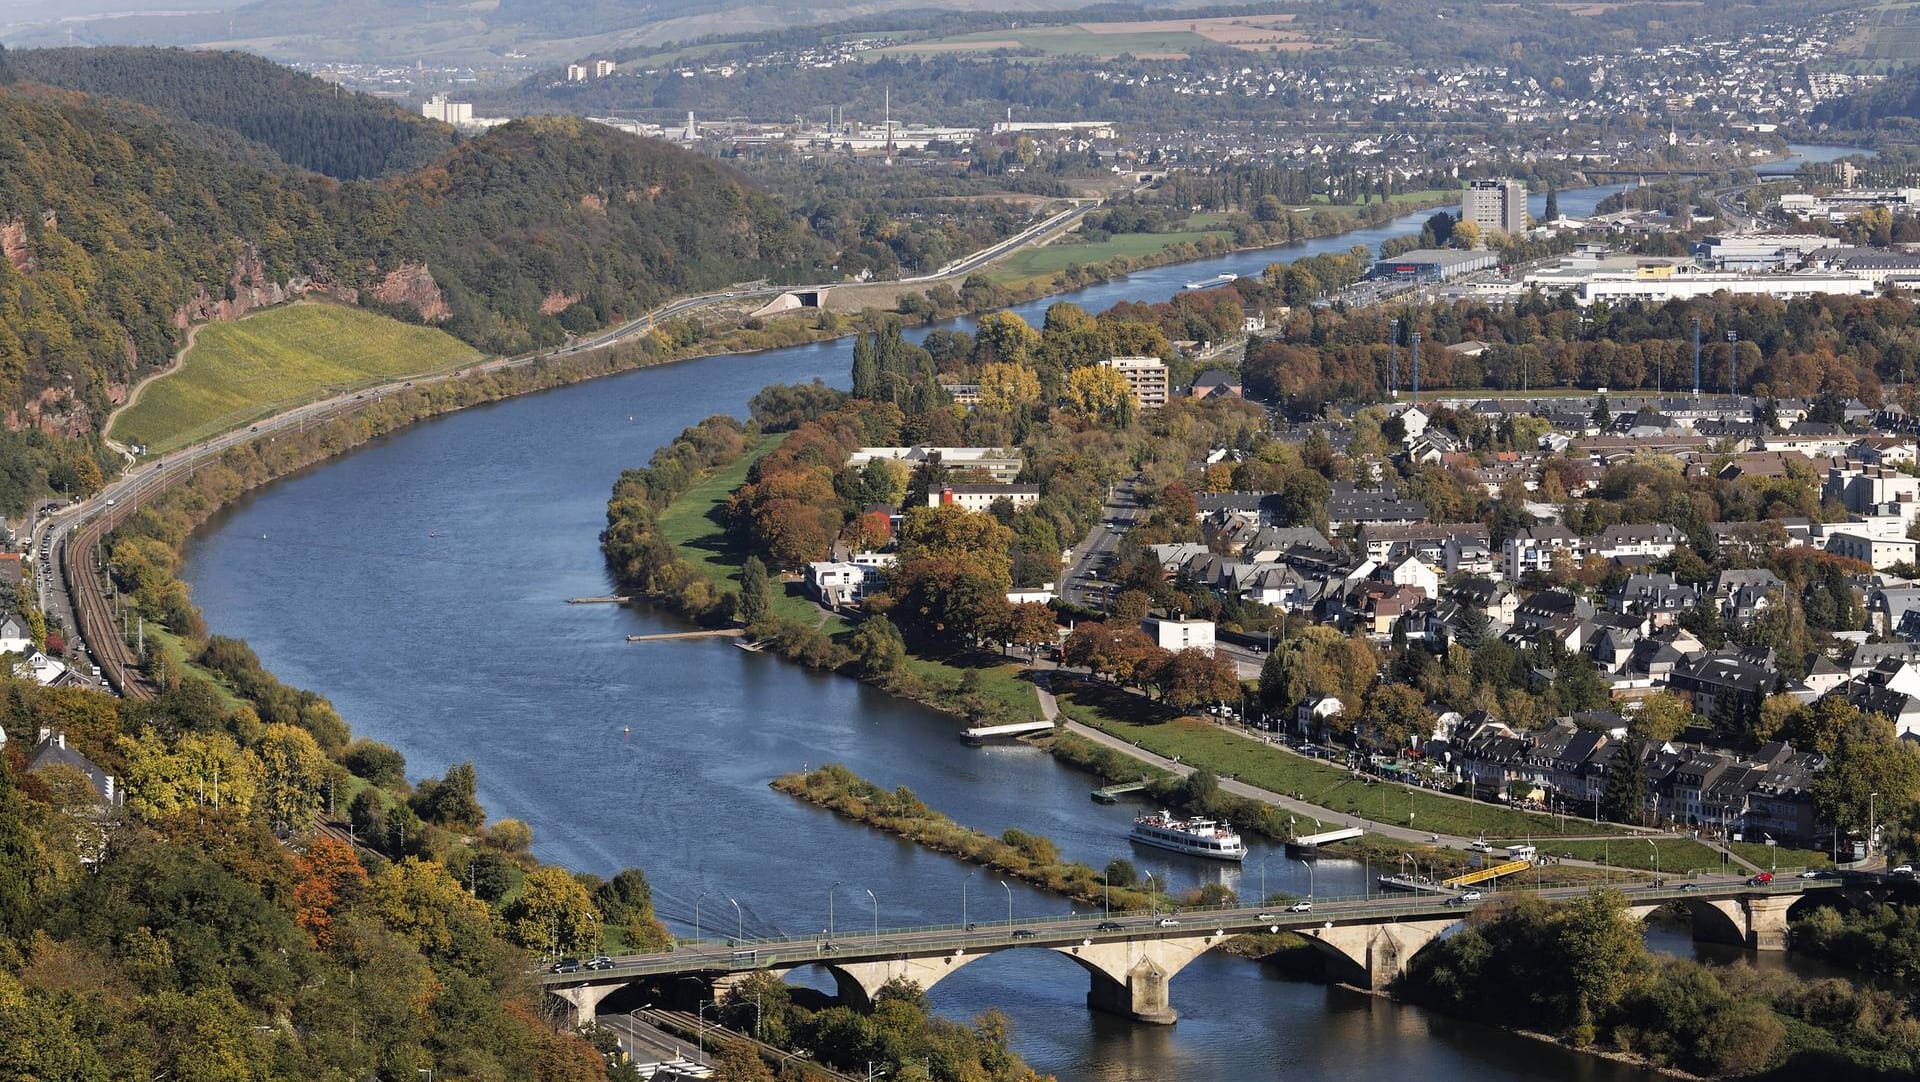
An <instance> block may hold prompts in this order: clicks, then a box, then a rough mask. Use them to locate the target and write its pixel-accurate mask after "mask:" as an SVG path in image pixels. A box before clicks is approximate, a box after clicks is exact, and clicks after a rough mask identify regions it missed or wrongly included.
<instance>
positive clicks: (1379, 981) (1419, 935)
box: [1296, 917, 1465, 991]
mask: <svg viewBox="0 0 1920 1082" xmlns="http://www.w3.org/2000/svg"><path fill="white" fill-rule="evenodd" d="M1463 924H1465V919H1464V918H1459V917H1456V918H1452V919H1448V920H1415V921H1402V922H1396V923H1389V924H1347V925H1336V924H1334V923H1333V922H1332V921H1328V922H1327V923H1326V924H1324V925H1322V926H1320V927H1318V928H1300V929H1296V931H1298V932H1299V934H1300V935H1301V936H1303V937H1305V939H1306V940H1307V942H1309V943H1311V944H1313V946H1314V949H1316V950H1317V951H1319V952H1320V954H1321V955H1322V956H1323V957H1324V958H1326V959H1327V960H1328V961H1329V962H1331V963H1332V965H1331V967H1330V972H1329V974H1328V975H1329V976H1331V977H1332V978H1333V979H1334V980H1336V981H1339V982H1340V983H1342V984H1351V985H1353V986H1355V987H1357V988H1368V989H1372V990H1374V991H1379V990H1380V989H1383V988H1385V987H1387V986H1388V985H1389V984H1392V983H1393V982H1394V980H1395V979H1396V978H1398V977H1399V976H1400V975H1401V974H1402V973H1405V972H1406V970H1407V963H1408V962H1410V961H1412V960H1413V956H1414V955H1416V954H1419V953H1420V951H1421V950H1422V949H1423V948H1424V947H1426V945H1427V944H1429V943H1431V942H1433V941H1434V940H1436V939H1439V938H1441V937H1442V936H1445V935H1447V934H1448V933H1449V932H1450V931H1452V930H1454V929H1457V928H1459V927H1461V926H1462V925H1463Z"/></svg>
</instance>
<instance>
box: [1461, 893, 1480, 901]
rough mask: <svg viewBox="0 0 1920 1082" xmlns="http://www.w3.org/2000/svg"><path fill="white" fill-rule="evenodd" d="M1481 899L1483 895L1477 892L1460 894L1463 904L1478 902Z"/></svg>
mask: <svg viewBox="0 0 1920 1082" xmlns="http://www.w3.org/2000/svg"><path fill="white" fill-rule="evenodd" d="M1480 898H1481V894H1480V892H1479V891H1477V890H1463V891H1461V892H1460V900H1461V901H1463V902H1477V901H1479V900H1480Z"/></svg>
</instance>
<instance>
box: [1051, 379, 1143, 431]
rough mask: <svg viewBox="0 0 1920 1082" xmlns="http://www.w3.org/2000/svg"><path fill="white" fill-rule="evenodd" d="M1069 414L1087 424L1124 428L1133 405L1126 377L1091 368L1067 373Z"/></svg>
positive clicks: (1130, 418)
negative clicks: (1080, 417) (1087, 422)
mask: <svg viewBox="0 0 1920 1082" xmlns="http://www.w3.org/2000/svg"><path fill="white" fill-rule="evenodd" d="M1064 397H1065V402H1066V406H1067V408H1068V409H1069V410H1072V411H1073V412H1074V413H1077V414H1079V415H1080V416H1082V417H1084V418H1086V419H1087V420H1089V421H1093V422H1097V423H1101V424H1108V425H1112V426H1113V427H1116V428H1125V427H1126V426H1127V425H1129V424H1131V423H1133V415H1134V412H1135V408H1136V402H1135V399H1134V395H1133V388H1132V386H1130V385H1129V384H1128V383H1127V377H1125V376H1123V375H1121V374H1120V373H1119V372H1118V371H1117V370H1115V369H1112V368H1108V367H1107V366H1105V365H1098V364H1090V365H1087V366H1085V367H1083V368H1076V369H1074V370H1073V371H1071V372H1069V373H1067V387H1066V394H1065V396H1064Z"/></svg>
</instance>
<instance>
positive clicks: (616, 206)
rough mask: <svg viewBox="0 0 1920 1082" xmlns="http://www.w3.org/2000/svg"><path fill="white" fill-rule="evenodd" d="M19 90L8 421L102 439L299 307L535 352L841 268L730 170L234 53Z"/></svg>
mask: <svg viewBox="0 0 1920 1082" xmlns="http://www.w3.org/2000/svg"><path fill="white" fill-rule="evenodd" d="M0 72H10V73H11V74H10V78H11V79H12V80H13V81H12V82H11V83H10V85H5V86H0V425H3V426H4V427H7V428H15V429H18V428H22V427H34V428H40V429H42V430H45V431H48V432H52V433H55V434H58V435H62V436H67V437H79V436H84V435H87V434H88V433H91V432H94V431H96V430H97V428H98V426H99V424H100V423H101V420H102V419H103V417H104V415H105V412H106V411H107V409H108V408H109V407H110V406H111V404H112V403H113V402H114V401H116V400H117V399H118V397H119V396H120V394H121V393H122V392H123V391H124V389H125V388H126V387H127V386H128V385H129V384H130V383H132V382H133V381H135V380H137V379H138V378H140V377H141V376H142V375H144V374H147V373H150V372H152V371H154V370H156V369H157V368H160V367H164V366H165V365H166V364H167V362H168V361H169V359H170V358H171V356H172V355H173V353H174V352H175V350H176V349H177V348H178V347H179V346H180V344H181V343H182V341H183V339H184V336H185V330H184V328H185V327H186V325H187V324H188V323H189V322H191V321H194V320H198V319H206V318H225V317H230V316H234V315H238V314H242V313H244V312H245V311H247V310H249V309H250V308H252V307H256V306H259V305H261V304H265V303H272V302H275V301H278V300H281V299H284V298H285V297H287V296H290V295H292V294H295V293H298V292H302V291H320V292H324V293H328V294H331V295H333V296H336V297H338V298H341V299H343V300H349V301H353V302H356V303H360V304H363V305H367V306H370V307H373V308H375V309H377V310H380V311H383V312H387V313H389V314H394V315H399V316H401V317H403V318H407V319H411V320H415V321H422V322H431V323H435V324H437V325H439V326H441V327H443V328H444V329H446V330H448V331H450V332H452V333H453V334H455V335H456V336H458V337H460V338H462V339H464V340H466V341H468V342H470V343H472V344H473V345H476V346H479V347H481V348H483V349H488V350H494V351H517V350H522V349H528V348H533V347H536V346H541V345H548V344H553V343H557V342H560V341H563V340H564V339H565V338H566V336H567V335H568V334H569V333H573V332H581V331H586V330H590V329H593V328H596V327H599V326H603V325H606V324H608V323H611V322H614V321H616V320H621V319H624V318H628V317H631V316H634V315H637V314H639V313H640V312H642V311H644V310H645V309H646V308H648V307H650V306H652V305H654V304H656V303H658V302H660V301H662V300H665V299H667V298H669V297H671V296H674V295H677V294H679V293H682V292H689V291H698V290H702V289H707V288H711V287H715V286H720V285H724V284H727V283H729V282H734V281H740V280H746V279H754V278H761V277H772V278H774V279H776V280H779V279H783V278H798V277H802V276H806V275H809V274H811V273H814V271H815V269H816V268H817V267H818V266H819V265H821V264H823V263H825V262H828V261H829V256H830V253H829V252H827V251H826V250H825V247H824V245H823V244H822V243H821V242H820V241H818V240H816V239H815V238H814V237H813V236H812V235H811V234H810V233H809V232H808V231H807V230H806V229H805V228H804V227H803V225H802V224H801V223H800V222H799V221H798V220H797V219H796V218H795V217H794V216H793V215H791V214H790V213H789V212H788V211H787V210H786V209H785V208H784V207H783V206H782V205H781V204H779V203H778V202H777V201H775V200H773V199H772V198H770V197H769V196H767V195H765V194H764V193H762V192H759V191H758V190H756V189H754V188H753V187H752V186H751V185H750V184H748V183H747V182H745V181H744V180H743V179H742V178H741V177H739V176H738V175H737V174H735V173H733V172H731V171H730V170H728V169H726V168H725V167H723V166H721V165H719V164H717V163H715V162H712V161H710V160H708V159H705V158H702V157H699V156H697V155H693V154H690V153H688V152H686V151H683V150H680V149H678V148H675V147H672V146H668V145H666V144H664V143H660V142H657V141H649V140H642V139H637V138H634V137H632V136H628V135H625V134H622V133H620V132H617V131H614V130H612V129H609V128H606V127H603V126H600V125H595V124H590V123H587V122H585V121H580V120H572V119H536V120H525V121H518V122H515V123H513V124H509V125H507V126H505V127H502V128H498V129H495V130H494V131H492V132H489V133H488V134H486V135H484V136H481V137H478V138H473V139H456V138H455V137H454V136H453V134H452V133H451V132H450V131H449V130H448V129H446V128H444V127H443V126H440V125H437V124H431V123H427V122H425V121H423V120H421V119H419V118H417V117H411V116H409V115H408V114H407V113H406V112H404V111H403V110H400V109H398V108H397V107H395V106H393V105H390V104H388V103H385V102H381V101H379V100H377V99H373V98H369V97H365V96H360V95H354V94H347V93H341V94H338V96H336V95H335V92H334V90H333V88H332V87H330V86H327V85H326V84H324V83H321V82H319V81H317V80H313V79H309V78H307V77H306V76H303V75H298V74H296V73H293V72H289V71H286V70H285V69H281V68H278V67H275V66H274V65H271V64H267V63H265V62H263V61H260V60H258V59H256V58H253V57H246V56H240V55H236V54H199V55H189V54H183V53H180V52H176V51H172V50H163V49H121V50H112V51H102V52H98V53H92V54H84V55H74V54H70V53H66V52H57V53H35V52H33V51H25V52H8V53H6V54H4V59H0ZM7 77H8V76H6V75H0V79H4V78H7ZM42 80H45V81H42Z"/></svg>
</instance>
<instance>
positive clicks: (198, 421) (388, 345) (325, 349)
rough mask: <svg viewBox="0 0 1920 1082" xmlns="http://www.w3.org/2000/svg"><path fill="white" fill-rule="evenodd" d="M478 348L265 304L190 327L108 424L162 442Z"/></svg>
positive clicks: (326, 308) (123, 435)
mask: <svg viewBox="0 0 1920 1082" xmlns="http://www.w3.org/2000/svg"><path fill="white" fill-rule="evenodd" d="M479 358H480V354H479V353H478V352H477V351H475V350H474V348H473V347H472V346H469V345H467V344H466V343H464V342H462V341H460V340H459V339H457V338H455V337H453V336H452V335H450V334H448V333H446V332H445V331H441V330H436V329H435V328H432V327H417V326H414V325H413V324H410V323H402V322H400V321H399V320H397V319H389V318H387V317H386V316H382V315H377V314H375V313H373V312H368V311H366V310H364V309H360V308H351V307H348V306H346V305H341V304H327V303H320V302H312V303H303V304H290V305H284V306H282V307H279V308H270V309H268V310H266V311H264V312H259V313H256V314H254V315H251V316H248V317H247V318H245V319H242V320H238V321H235V322H232V323H210V324H207V325H205V326H203V327H201V328H199V330H198V331H196V332H195V337H194V343H193V348H192V349H189V350H188V351H187V352H186V356H185V358H184V360H183V362H182V363H181V365H180V368H179V370H178V371H176V372H172V373H170V374H168V375H165V376H161V377H160V378H158V379H156V380H154V381H153V382H152V383H150V384H148V385H147V386H146V387H145V388H144V389H142V391H141V392H140V398H139V400H138V401H137V402H135V403H134V405H133V406H132V408H130V409H128V410H126V411H125V412H123V413H122V414H120V416H119V417H117V418H115V419H114V422H113V429H112V431H111V432H110V433H108V434H109V435H110V436H111V437H112V438H113V439H115V440H118V441H119V442H121V443H126V444H140V445H143V446H145V447H147V448H149V449H150V450H152V451H154V452H164V451H170V450H173V449H175V448H178V447H184V446H186V445H188V444H191V443H196V442H198V441H200V440H203V439H206V438H208V437H211V436H217V435H219V434H220V433H222V432H228V431H231V430H233V429H236V428H239V427H241V426H242V425H247V424H251V423H253V422H254V421H258V420H260V419H262V418H264V417H270V416H272V415H273V414H275V413H279V412H280V411H282V410H284V409H287V408H289V407H292V406H297V405H299V404H300V403H302V402H309V401H313V400H316V399H320V398H325V397H327V396H329V395H335V394H341V393H344V392H347V391H352V390H354V389H356V388H362V387H372V386H376V385H378V384H381V383H385V382H388V381H390V380H395V379H404V378H406V377H408V376H427V375H434V374H437V373H440V372H445V371H451V370H452V369H455V368H459V367H461V366H463V365H466V364H470V363H472V362H474V361H476V360H478V359H479Z"/></svg>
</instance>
